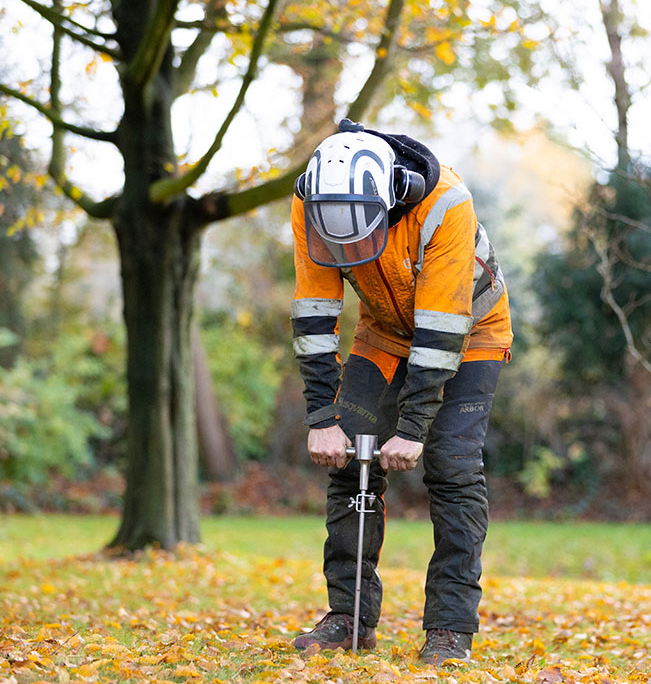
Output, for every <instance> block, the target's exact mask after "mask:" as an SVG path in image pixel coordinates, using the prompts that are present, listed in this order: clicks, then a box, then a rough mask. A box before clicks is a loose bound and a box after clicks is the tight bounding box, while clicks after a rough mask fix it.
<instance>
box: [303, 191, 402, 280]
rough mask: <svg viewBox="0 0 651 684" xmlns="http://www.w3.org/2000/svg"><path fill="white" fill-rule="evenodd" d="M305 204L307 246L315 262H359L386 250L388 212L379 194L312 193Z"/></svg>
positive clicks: (339, 264)
mask: <svg viewBox="0 0 651 684" xmlns="http://www.w3.org/2000/svg"><path fill="white" fill-rule="evenodd" d="M304 207H305V231H306V235H307V249H308V254H309V255H310V259H312V261H314V262H315V263H317V264H320V265H321V266H332V267H342V266H359V265H361V264H365V263H367V262H369V261H373V260H374V259H377V258H378V257H379V256H380V254H382V252H383V251H384V248H385V247H386V244H387V235H388V225H389V222H388V212H387V208H386V204H385V203H384V201H383V200H382V199H381V198H380V197H378V196H377V195H354V194H343V195H335V194H324V195H310V196H309V197H307V198H306V199H305V202H304Z"/></svg>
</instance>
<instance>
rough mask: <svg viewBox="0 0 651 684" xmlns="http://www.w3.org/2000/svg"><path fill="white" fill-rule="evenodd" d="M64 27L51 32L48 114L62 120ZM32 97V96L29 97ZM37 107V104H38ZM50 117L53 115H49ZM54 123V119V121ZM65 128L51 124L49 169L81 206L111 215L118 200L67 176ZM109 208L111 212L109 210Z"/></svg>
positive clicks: (56, 7) (57, 3)
mask: <svg viewBox="0 0 651 684" xmlns="http://www.w3.org/2000/svg"><path fill="white" fill-rule="evenodd" d="M52 11H53V12H55V13H56V12H60V11H61V0H54V1H53V3H52ZM62 33H63V31H62V29H61V27H60V26H59V25H57V24H56V23H55V24H54V32H53V35H52V66H51V69H50V108H49V110H48V114H51V115H53V116H54V117H55V118H56V119H58V120H61V115H60V113H61V100H60V99H59V93H60V91H61V76H60V74H59V70H60V68H61V35H62ZM28 99H29V98H28ZM37 109H38V108H37ZM50 118H51V117H50ZM53 123H54V121H53ZM63 136H64V128H63V127H62V126H59V125H56V124H55V125H54V126H53V127H52V153H51V156H50V164H49V166H48V173H49V174H50V175H51V176H52V178H53V179H54V181H55V182H56V184H57V185H58V186H59V187H60V188H61V189H62V190H63V192H64V194H65V195H67V196H68V197H69V198H70V199H71V200H72V201H73V202H75V204H77V205H78V206H80V207H81V208H82V209H83V210H84V211H86V212H87V213H88V214H89V215H90V216H93V217H95V218H108V217H109V216H110V215H111V214H112V212H113V209H114V207H115V204H116V203H115V201H110V200H107V201H106V202H102V203H97V202H94V201H93V200H92V199H91V198H90V197H89V196H88V195H86V194H84V193H83V192H82V191H81V190H80V189H79V188H77V187H75V186H74V185H73V184H72V183H71V182H70V181H69V180H68V179H67V178H66V177H65V173H64V166H65V157H66V150H65V147H64V144H63ZM107 212H110V213H107Z"/></svg>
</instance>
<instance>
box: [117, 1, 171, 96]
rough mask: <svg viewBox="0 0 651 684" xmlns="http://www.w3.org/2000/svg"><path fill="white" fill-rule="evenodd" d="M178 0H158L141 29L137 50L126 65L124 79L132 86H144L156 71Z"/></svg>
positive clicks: (161, 58)
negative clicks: (143, 28) (143, 27)
mask: <svg viewBox="0 0 651 684" xmlns="http://www.w3.org/2000/svg"><path fill="white" fill-rule="evenodd" d="M177 6H178V0H159V2H157V3H156V5H155V8H156V9H155V10H154V12H153V14H152V16H151V18H150V19H149V22H148V23H147V26H146V27H145V30H144V31H143V34H142V37H141V39H140V43H139V47H138V51H137V52H136V54H135V56H134V57H133V59H132V60H131V63H130V64H129V66H128V67H127V71H126V75H125V78H126V81H127V82H128V83H130V84H131V85H132V86H133V87H134V88H136V89H141V88H144V87H145V86H146V85H147V84H148V83H150V82H151V80H152V79H153V78H154V75H155V74H156V72H157V71H158V68H159V66H160V64H161V62H162V60H163V56H164V55H165V51H166V50H167V47H168V45H169V38H170V34H171V32H172V29H173V28H174V15H175V13H176V8H177Z"/></svg>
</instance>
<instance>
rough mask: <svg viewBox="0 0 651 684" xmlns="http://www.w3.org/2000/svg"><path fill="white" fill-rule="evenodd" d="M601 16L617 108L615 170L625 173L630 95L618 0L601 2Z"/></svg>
mask: <svg viewBox="0 0 651 684" xmlns="http://www.w3.org/2000/svg"><path fill="white" fill-rule="evenodd" d="M600 7H601V16H602V19H603V23H604V28H605V29H606V36H607V37H608V46H609V47H610V61H609V62H608V64H607V69H608V73H609V74H610V77H611V78H612V80H613V84H614V86H615V98H614V99H615V107H616V108H617V132H616V133H615V140H616V142H617V170H618V171H620V172H621V173H627V172H628V171H629V170H630V169H629V167H630V162H631V157H630V152H629V149H628V110H629V109H630V107H631V94H630V92H629V89H628V83H627V82H626V64H625V62H624V56H623V54H622V37H621V36H620V34H619V27H620V24H621V20H622V15H621V11H620V9H619V0H609V2H604V0H601V2H600Z"/></svg>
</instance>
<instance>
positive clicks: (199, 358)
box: [192, 323, 237, 480]
mask: <svg viewBox="0 0 651 684" xmlns="http://www.w3.org/2000/svg"><path fill="white" fill-rule="evenodd" d="M192 359H193V364H194V396H195V409H196V414H197V437H198V439H199V459H200V461H201V469H202V472H203V474H204V476H205V477H207V478H208V479H210V480H228V479H231V478H232V477H233V476H234V475H235V471H236V468H237V455H236V453H235V446H234V444H233V439H232V438H231V436H230V433H229V431H228V422H227V420H226V416H225V415H224V412H223V411H222V410H221V408H220V406H219V404H218V403H217V399H216V397H215V393H214V391H213V387H212V378H211V376H210V369H209V368H208V360H207V358H206V350H205V349H204V346H203V344H202V342H201V337H200V334H199V326H198V325H197V324H196V323H195V324H194V325H193V326H192Z"/></svg>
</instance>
